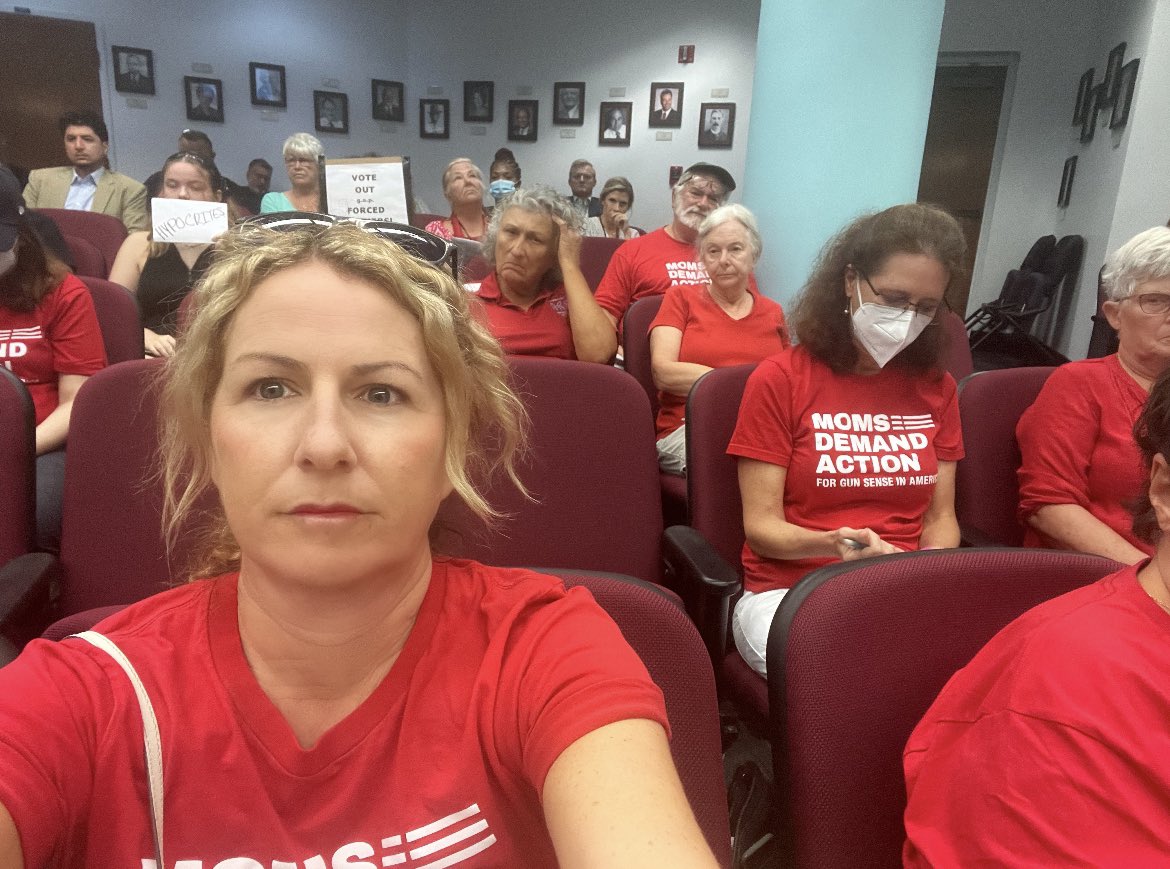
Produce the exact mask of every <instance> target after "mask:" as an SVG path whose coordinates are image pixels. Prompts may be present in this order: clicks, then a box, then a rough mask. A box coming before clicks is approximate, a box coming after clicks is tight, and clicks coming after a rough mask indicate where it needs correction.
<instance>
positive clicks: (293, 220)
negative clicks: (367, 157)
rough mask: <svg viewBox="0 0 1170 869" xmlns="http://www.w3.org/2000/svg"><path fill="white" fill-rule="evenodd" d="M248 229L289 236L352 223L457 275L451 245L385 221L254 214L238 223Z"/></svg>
mask: <svg viewBox="0 0 1170 869" xmlns="http://www.w3.org/2000/svg"><path fill="white" fill-rule="evenodd" d="M241 223H242V224H245V225H248V226H262V227H264V228H265V229H272V230H276V231H277V232H292V231H295V230H300V229H309V230H312V229H317V230H323V229H328V228H329V227H331V226H336V225H337V224H339V223H352V224H353V225H354V226H356V227H358V228H359V229H361V230H362V231H363V232H368V233H370V234H371V235H376V236H378V237H379V238H383V239H385V240H386V241H389V242H392V243H394V244H396V245H398V246H399V247H400V248H402V249H403V250H404V251H406V252H407V253H408V254H410V255H412V256H414V257H417V258H418V259H420V260H422V261H423V262H426V263H430V264H431V265H433V266H436V267H438V268H442V267H443V266H448V267H449V268H450V270H451V274H452V275H458V274H459V252H458V249H457V248H456V247H455V245H453V244H451V242H449V241H447V240H446V239H442V238H439V236H437V235H432V234H431V233H429V232H425V231H423V230H421V229H416V228H415V227H413V226H407V225H406V224H404V223H394V222H392V221H389V220H363V219H362V218H359V217H336V216H334V215H332V214H319V213H317V212H314V211H277V212H270V213H268V214H257V215H254V216H253V217H247V218H245V219H244V220H242V221H241Z"/></svg>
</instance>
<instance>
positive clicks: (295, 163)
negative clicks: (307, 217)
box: [260, 133, 325, 214]
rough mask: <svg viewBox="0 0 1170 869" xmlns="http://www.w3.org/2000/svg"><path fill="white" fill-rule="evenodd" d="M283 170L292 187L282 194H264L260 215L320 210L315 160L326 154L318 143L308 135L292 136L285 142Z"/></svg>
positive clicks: (315, 138) (319, 191) (321, 207)
mask: <svg viewBox="0 0 1170 869" xmlns="http://www.w3.org/2000/svg"><path fill="white" fill-rule="evenodd" d="M282 150H283V152H284V168H285V171H286V172H288V180H289V183H290V184H291V185H292V188H291V189H289V190H288V191H286V192H284V193H279V192H277V191H273V192H271V193H265V194H264V198H263V199H261V200H260V213H261V214H267V213H269V212H273V211H310V212H316V211H323V210H324V208H323V206H324V203H322V202H321V185H320V183H319V180H318V177H317V158H318V157H320V156H321V155H322V154H324V153H325V148H324V147H323V146H322V145H321V140H320V139H318V138H317V137H316V136H310V135H309V134H308V133H293V134H292V135H291V136H289V137H288V138H287V139H285V140H284V148H283V149H282Z"/></svg>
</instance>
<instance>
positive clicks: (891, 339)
mask: <svg viewBox="0 0 1170 869" xmlns="http://www.w3.org/2000/svg"><path fill="white" fill-rule="evenodd" d="M853 287H854V291H855V292H856V293H857V310H856V311H854V312H853V334H854V335H855V336H856V337H857V340H858V341H860V342H861V346H862V347H864V348H865V350H866V352H867V353H869V355H870V356H871V357H873V361H874V362H876V363H877V365H878V368H885V367H886V363H887V362H889V361H890V360H891V359H893V358H894V357H895V356H897V355H898V354H899V353H901V352H902V351H903V350H904V349H906V348H907V347H909V346H910V345H911V344H913V343H914V339H915V338H917V337H918V336H919V335H921V334H922V330H923V329H925V328H926V327H927V326H929V325H930V323H931V321H932V320H933V319H934V317H928V316H927V315H926V314H920V313H919V312H917V311H914V310H911V309H910V308H907V309H906V310H904V311H903V310H901V309H900V308H891V307H888V306H886V305H879V304H877V303H876V302H863V301H861V281H858V282H857V283H855V284H854V285H853Z"/></svg>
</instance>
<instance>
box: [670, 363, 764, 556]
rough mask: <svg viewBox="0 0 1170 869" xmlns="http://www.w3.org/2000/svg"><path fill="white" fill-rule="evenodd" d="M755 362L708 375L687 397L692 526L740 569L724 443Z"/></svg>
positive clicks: (731, 464)
mask: <svg viewBox="0 0 1170 869" xmlns="http://www.w3.org/2000/svg"><path fill="white" fill-rule="evenodd" d="M755 370H756V363H755V362H749V363H747V364H745V365H733V366H731V367H729V368H716V369H714V370H712V371H708V372H707V373H706V374H704V375H703V376H702V377H700V378H699V379H698V380H696V381H695V385H694V386H692V387H691V392H690V395H688V396H687V434H686V437H687V503H688V505H689V507H690V517H691V521H690V524H691V527H692V528H694V529H696V530H697V531H699V533H701V534H702V535H703V537H705V538H706V539H707V541H708V542H709V543H710V544H711V545H712V546H714V547H715V551H716V552H718V553H719V554H720V555H721V556H723V558H724V559H726V560H727V561H728V563H730V564H732V565H734V566H735V567H736V568H737V569H738V568H739V567H740V564H741V562H740V555H741V553H742V551H743V541H744V533H743V504H742V502H741V501H740V498H739V473H738V470H737V467H736V459H735V457H734V456H729V455H727V444H728V443H729V442H730V441H731V434H732V432H734V431H735V423H736V420H737V419H738V418H739V403H740V401H741V400H742V399H743V390H744V387H745V386H746V385H747V381H748V377H750V376H751V373H752V372H753V371H755Z"/></svg>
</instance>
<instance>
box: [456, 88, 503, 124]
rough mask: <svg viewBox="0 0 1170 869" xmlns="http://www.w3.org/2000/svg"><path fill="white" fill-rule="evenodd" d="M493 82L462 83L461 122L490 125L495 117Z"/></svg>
mask: <svg viewBox="0 0 1170 869" xmlns="http://www.w3.org/2000/svg"><path fill="white" fill-rule="evenodd" d="M495 90H496V85H495V82H490V81H465V82H464V83H463V120H465V121H468V122H470V123H473V124H488V123H491V121H492V118H493V117H494V115H495Z"/></svg>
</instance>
